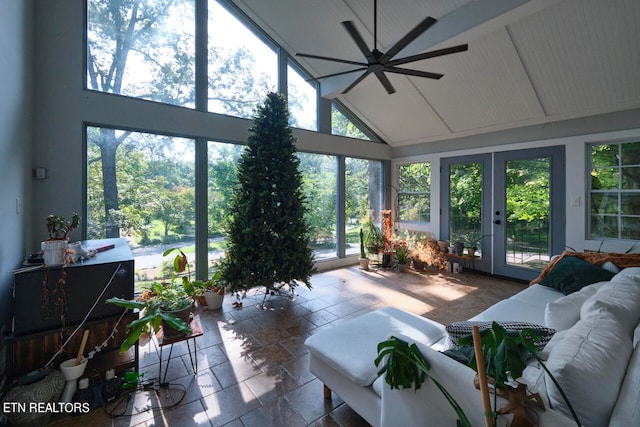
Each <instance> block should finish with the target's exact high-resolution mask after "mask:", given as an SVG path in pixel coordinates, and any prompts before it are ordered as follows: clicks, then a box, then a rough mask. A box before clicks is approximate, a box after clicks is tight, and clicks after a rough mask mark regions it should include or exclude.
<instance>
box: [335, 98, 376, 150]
mask: <svg viewBox="0 0 640 427" xmlns="http://www.w3.org/2000/svg"><path fill="white" fill-rule="evenodd" d="M331 133H332V134H333V135H341V136H348V137H349V138H355V139H364V140H366V141H371V138H369V137H368V136H367V135H366V134H365V133H364V132H363V131H362V129H360V127H359V126H358V125H356V124H355V123H354V122H353V121H352V120H351V119H349V118H348V117H347V116H346V115H345V114H344V113H343V112H342V111H341V109H340V108H338V107H337V106H336V103H335V102H332V103H331Z"/></svg>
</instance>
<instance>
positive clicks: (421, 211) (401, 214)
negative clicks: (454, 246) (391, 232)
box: [398, 162, 431, 222]
mask: <svg viewBox="0 0 640 427" xmlns="http://www.w3.org/2000/svg"><path fill="white" fill-rule="evenodd" d="M430 189H431V164H430V163H428V162H422V163H411V164H406V165H400V167H399V168H398V218H399V219H400V220H401V221H415V222H429V221H430V216H431V193H430Z"/></svg>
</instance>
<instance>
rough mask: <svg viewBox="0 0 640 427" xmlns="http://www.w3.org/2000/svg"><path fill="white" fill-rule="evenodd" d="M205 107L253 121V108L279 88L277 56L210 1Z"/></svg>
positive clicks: (260, 40) (274, 51)
mask: <svg viewBox="0 0 640 427" xmlns="http://www.w3.org/2000/svg"><path fill="white" fill-rule="evenodd" d="M208 35H209V41H208V47H209V54H208V65H209V67H208V70H209V72H208V75H209V79H208V80H209V90H208V94H209V95H208V100H209V102H208V108H209V111H211V112H214V113H221V114H228V115H232V116H236V117H244V118H252V117H253V115H254V113H255V107H256V105H258V104H260V103H261V102H262V101H263V100H264V97H265V96H266V94H267V93H268V92H272V91H274V90H276V89H277V87H278V55H277V54H276V49H275V47H274V46H271V45H268V44H266V43H265V42H264V41H263V40H262V39H260V38H259V37H257V36H256V35H255V34H254V33H253V32H252V31H251V30H249V29H248V28H247V27H246V26H245V25H244V24H243V23H242V22H240V21H239V20H238V19H237V18H236V17H235V16H234V15H233V14H232V13H230V12H229V11H228V10H226V9H225V8H224V7H222V6H221V5H220V2H217V1H214V0H209V25H208Z"/></svg>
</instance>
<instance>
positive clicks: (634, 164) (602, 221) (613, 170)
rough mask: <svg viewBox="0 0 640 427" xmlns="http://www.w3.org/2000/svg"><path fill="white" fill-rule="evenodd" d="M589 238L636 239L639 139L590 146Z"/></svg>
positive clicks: (639, 196) (639, 232) (639, 228)
mask: <svg viewBox="0 0 640 427" xmlns="http://www.w3.org/2000/svg"><path fill="white" fill-rule="evenodd" d="M590 159H591V167H590V169H591V180H590V190H589V199H590V200H589V232H588V237H589V238H591V239H629V240H640V142H625V143H616V144H601V145H592V146H591V156H590Z"/></svg>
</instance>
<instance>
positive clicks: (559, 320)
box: [544, 282, 609, 331]
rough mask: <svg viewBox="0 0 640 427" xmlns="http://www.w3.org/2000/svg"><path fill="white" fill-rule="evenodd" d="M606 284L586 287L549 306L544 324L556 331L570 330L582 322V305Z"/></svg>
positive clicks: (552, 302)
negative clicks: (579, 321) (578, 322)
mask: <svg viewBox="0 0 640 427" xmlns="http://www.w3.org/2000/svg"><path fill="white" fill-rule="evenodd" d="M605 283H609V282H597V283H594V284H592V285H588V286H585V287H584V288H582V289H580V290H579V291H577V292H574V293H572V294H569V295H566V296H564V297H562V298H558V299H557V300H555V301H551V302H550V303H548V304H547V307H546V308H545V311H544V324H545V326H546V327H548V328H553V329H555V330H556V331H562V330H565V329H569V328H570V327H572V326H573V325H575V324H576V322H577V321H578V320H580V308H582V304H584V302H585V301H586V300H587V299H589V297H591V296H592V295H594V294H595V293H596V292H597V291H598V289H600V288H601V287H602V286H603V285H604V284H605Z"/></svg>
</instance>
